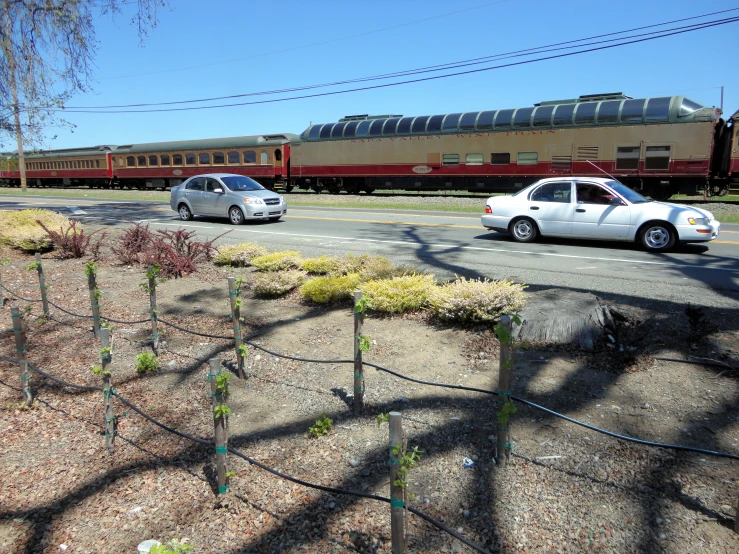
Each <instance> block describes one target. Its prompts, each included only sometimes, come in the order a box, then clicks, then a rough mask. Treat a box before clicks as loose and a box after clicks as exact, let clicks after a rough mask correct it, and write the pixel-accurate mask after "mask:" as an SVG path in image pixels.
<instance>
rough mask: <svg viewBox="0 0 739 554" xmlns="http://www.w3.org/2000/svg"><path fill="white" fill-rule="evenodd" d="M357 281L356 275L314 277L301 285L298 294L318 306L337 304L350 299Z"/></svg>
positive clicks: (358, 277) (357, 276)
mask: <svg viewBox="0 0 739 554" xmlns="http://www.w3.org/2000/svg"><path fill="white" fill-rule="evenodd" d="M359 280H360V276H359V274H358V273H352V274H350V275H339V276H334V277H315V278H313V279H310V280H309V281H306V282H305V283H303V286H302V287H301V288H300V293H301V294H302V295H303V297H304V298H307V299H308V300H312V301H313V302H318V303H320V304H327V303H329V302H338V301H340V300H346V299H347V298H351V297H352V294H353V292H354V291H355V290H356V288H357V285H358V284H359Z"/></svg>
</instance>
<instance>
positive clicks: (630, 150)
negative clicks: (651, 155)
mask: <svg viewBox="0 0 739 554" xmlns="http://www.w3.org/2000/svg"><path fill="white" fill-rule="evenodd" d="M640 152H641V146H619V147H617V148H616V169H623V170H632V169H639V154H640Z"/></svg>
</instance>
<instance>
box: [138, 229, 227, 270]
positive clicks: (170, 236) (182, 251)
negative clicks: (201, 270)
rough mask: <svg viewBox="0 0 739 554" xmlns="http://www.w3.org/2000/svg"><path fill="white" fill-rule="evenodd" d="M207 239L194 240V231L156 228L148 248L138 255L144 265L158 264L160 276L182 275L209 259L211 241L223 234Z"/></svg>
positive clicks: (212, 251)
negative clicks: (201, 240)
mask: <svg viewBox="0 0 739 554" xmlns="http://www.w3.org/2000/svg"><path fill="white" fill-rule="evenodd" d="M230 232H231V231H226V232H225V233H223V234H222V235H218V236H217V237H216V238H214V239H212V240H209V241H204V242H200V241H195V240H192V237H193V236H194V235H195V231H186V230H185V229H177V230H176V231H168V230H166V229H165V230H162V229H157V231H156V234H155V235H154V239H153V241H152V243H151V246H150V247H149V249H148V250H147V251H146V252H144V253H143V255H142V256H140V257H139V259H140V261H141V262H142V263H143V264H145V265H149V264H150V265H159V267H160V268H161V271H160V275H161V276H162V277H170V278H171V277H174V278H175V279H176V278H177V277H182V276H183V275H189V274H190V273H193V272H194V271H196V270H197V264H198V263H199V262H202V261H210V260H211V259H212V257H213V254H214V252H215V248H214V247H213V243H214V242H215V241H217V240H218V239H219V238H221V237H222V236H223V235H226V234H228V233H230Z"/></svg>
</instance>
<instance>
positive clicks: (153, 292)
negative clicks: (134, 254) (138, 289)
mask: <svg viewBox="0 0 739 554" xmlns="http://www.w3.org/2000/svg"><path fill="white" fill-rule="evenodd" d="M146 274H147V276H149V275H151V277H149V306H150V307H151V349H152V350H153V351H154V355H155V356H158V355H159V353H158V349H159V330H158V328H157V276H156V274H155V273H154V266H153V265H150V266H149V267H148V268H147V269H146Z"/></svg>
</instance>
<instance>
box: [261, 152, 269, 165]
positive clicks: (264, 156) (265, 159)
mask: <svg viewBox="0 0 739 554" xmlns="http://www.w3.org/2000/svg"><path fill="white" fill-rule="evenodd" d="M261 157H262V161H261V163H263V164H267V163H269V154H268V153H267V151H266V150H262V152H261Z"/></svg>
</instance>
